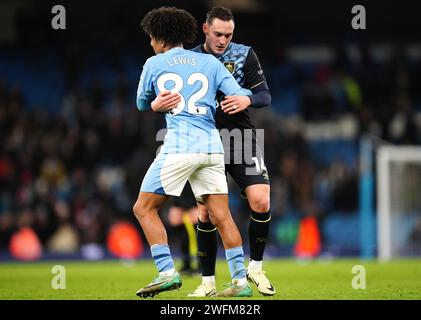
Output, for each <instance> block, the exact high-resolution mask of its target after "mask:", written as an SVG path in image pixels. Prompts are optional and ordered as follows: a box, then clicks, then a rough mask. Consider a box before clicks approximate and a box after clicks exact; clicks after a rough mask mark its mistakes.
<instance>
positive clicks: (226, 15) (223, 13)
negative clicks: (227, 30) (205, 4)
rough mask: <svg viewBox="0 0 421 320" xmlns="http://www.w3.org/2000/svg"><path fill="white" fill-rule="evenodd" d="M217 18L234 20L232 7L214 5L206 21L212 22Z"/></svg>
mask: <svg viewBox="0 0 421 320" xmlns="http://www.w3.org/2000/svg"><path fill="white" fill-rule="evenodd" d="M215 18H218V19H220V20H222V21H231V20H232V21H234V16H233V14H232V12H231V9H228V8H225V7H220V6H216V7H213V8H212V9H210V10H209V11H208V13H207V14H206V23H208V24H212V21H213V20H214V19H215Z"/></svg>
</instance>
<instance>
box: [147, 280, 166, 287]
mask: <svg viewBox="0 0 421 320" xmlns="http://www.w3.org/2000/svg"><path fill="white" fill-rule="evenodd" d="M164 282H165V281H161V282H156V283H151V284H150V285H148V286H147V287H146V288H150V287H154V286H157V285H160V284H162V283H164Z"/></svg>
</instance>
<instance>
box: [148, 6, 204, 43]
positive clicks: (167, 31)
mask: <svg viewBox="0 0 421 320" xmlns="http://www.w3.org/2000/svg"><path fill="white" fill-rule="evenodd" d="M141 26H142V28H143V31H145V33H146V34H148V35H150V36H151V37H153V38H155V39H158V40H161V41H164V42H165V43H167V44H172V45H174V44H179V43H184V42H188V43H191V42H193V41H194V40H195V39H196V34H197V22H196V19H195V18H194V17H193V16H192V15H191V14H190V13H189V12H187V11H186V10H183V9H178V8H176V7H160V8H158V9H153V10H151V11H149V12H148V13H147V14H146V15H145V16H144V17H143V19H142V22H141Z"/></svg>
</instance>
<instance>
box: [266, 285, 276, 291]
mask: <svg viewBox="0 0 421 320" xmlns="http://www.w3.org/2000/svg"><path fill="white" fill-rule="evenodd" d="M266 289H269V290H272V291H273V290H275V288H274V287H273V286H272V285H270V287H267V288H266Z"/></svg>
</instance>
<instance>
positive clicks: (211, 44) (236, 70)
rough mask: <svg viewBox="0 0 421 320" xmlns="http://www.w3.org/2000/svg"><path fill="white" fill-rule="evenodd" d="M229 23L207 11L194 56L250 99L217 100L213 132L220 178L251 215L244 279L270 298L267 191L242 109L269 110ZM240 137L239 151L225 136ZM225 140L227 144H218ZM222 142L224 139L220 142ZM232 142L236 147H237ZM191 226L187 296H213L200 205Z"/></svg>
mask: <svg viewBox="0 0 421 320" xmlns="http://www.w3.org/2000/svg"><path fill="white" fill-rule="evenodd" d="M234 26H235V24H234V17H233V15H232V13H231V10H230V9H227V8H224V7H213V8H212V9H211V10H210V11H209V12H208V13H207V16H206V22H205V23H204V24H203V32H204V34H205V36H206V40H205V43H204V44H202V45H200V46H198V47H196V48H194V49H193V50H194V51H198V52H203V53H210V54H213V55H214V56H215V57H216V58H217V59H219V60H220V61H221V63H223V64H224V65H225V67H226V68H227V69H228V70H229V71H230V72H231V73H232V74H233V76H234V78H235V79H236V80H237V82H238V83H239V84H240V86H242V87H243V88H247V89H250V90H251V91H252V93H253V95H251V96H227V97H223V96H219V99H218V103H219V108H217V109H216V114H215V120H216V126H217V128H218V129H219V130H220V133H221V137H222V140H223V143H224V149H225V160H226V162H225V163H226V164H225V168H226V172H227V173H229V174H230V176H231V177H232V178H233V179H234V181H235V182H236V183H237V184H238V186H239V187H240V189H241V192H242V196H243V197H245V198H246V199H247V201H248V204H249V207H250V211H251V215H250V224H249V244H250V262H249V265H248V268H247V277H248V279H249V281H251V282H253V283H254V284H255V285H256V286H257V288H258V290H259V292H260V293H262V294H263V295H274V294H275V293H276V290H275V288H274V286H273V285H272V284H271V283H270V281H269V280H268V278H267V277H266V275H265V273H264V271H263V270H262V261H263V254H264V250H265V246H266V241H267V237H268V232H269V221H270V218H271V216H270V185H269V176H268V172H267V169H266V167H265V165H264V160H263V154H262V152H261V150H260V148H259V147H258V145H257V143H256V129H255V127H254V126H253V124H252V122H251V119H250V115H249V111H248V108H249V107H252V108H262V107H266V106H268V105H269V104H270V101H271V95H270V91H269V88H268V85H267V82H266V79H265V76H264V73H263V70H262V68H261V66H260V63H259V59H258V58H257V56H256V53H255V52H254V50H253V49H252V48H251V47H250V46H246V45H242V44H237V43H233V42H231V39H232V37H233V32H234ZM178 102H179V98H178V97H177V94H174V93H170V92H169V91H166V92H163V93H161V94H160V95H159V96H158V97H157V98H156V100H155V103H157V104H160V105H162V106H168V105H171V104H177V103H178ZM238 130H240V131H241V133H242V134H241V137H242V139H243V141H242V143H241V146H240V147H237V144H236V143H234V142H233V141H232V139H229V134H231V133H233V132H238ZM224 135H228V139H224ZM225 137H227V136H225ZM237 142H238V141H237ZM198 207H199V220H198V226H197V240H198V254H199V260H200V265H201V268H202V284H201V285H200V286H199V287H198V288H197V289H196V290H195V291H194V292H193V293H191V294H189V296H196V297H203V296H209V295H212V294H213V293H214V292H215V288H216V285H215V262H216V255H217V239H216V228H215V226H214V225H213V224H212V223H211V221H210V219H209V214H208V212H207V211H206V208H205V207H204V206H203V205H202V204H200V199H198Z"/></svg>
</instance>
